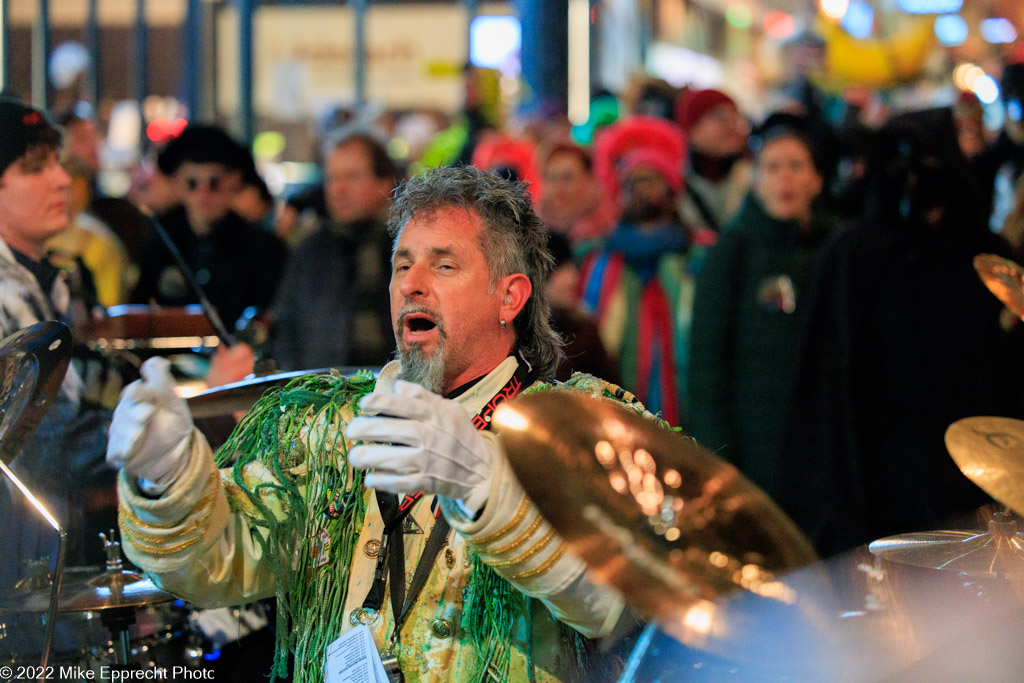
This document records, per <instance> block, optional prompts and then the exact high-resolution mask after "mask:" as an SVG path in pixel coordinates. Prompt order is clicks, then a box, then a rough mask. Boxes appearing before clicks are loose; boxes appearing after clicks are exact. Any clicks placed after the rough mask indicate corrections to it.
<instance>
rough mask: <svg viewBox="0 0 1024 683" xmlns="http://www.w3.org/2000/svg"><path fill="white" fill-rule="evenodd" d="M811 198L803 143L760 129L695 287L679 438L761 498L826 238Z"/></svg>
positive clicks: (772, 488) (784, 130) (771, 477)
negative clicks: (747, 188) (740, 188)
mask: <svg viewBox="0 0 1024 683" xmlns="http://www.w3.org/2000/svg"><path fill="white" fill-rule="evenodd" d="M821 189H822V177H821V173H820V171H819V169H818V168H817V166H816V164H815V161H814V154H813V150H812V148H811V145H810V142H809V141H808V139H807V138H806V137H805V136H804V134H803V133H802V132H801V131H799V130H797V129H796V128H793V127H776V128H771V129H769V130H768V131H767V132H765V133H764V134H763V135H762V136H761V148H760V150H759V153H758V155H757V160H756V165H755V182H754V191H753V192H752V193H751V194H750V195H749V196H748V197H747V199H746V201H745V203H744V204H743V206H742V207H741V209H740V211H739V213H738V214H737V215H736V216H735V218H733V220H732V221H731V222H730V223H729V224H728V225H727V226H726V227H725V229H724V230H723V231H722V235H721V237H720V238H719V241H718V243H717V244H715V245H714V246H713V247H712V248H711V250H710V251H709V252H708V254H707V260H706V261H705V263H704V265H703V268H702V269H701V272H700V275H699V276H698V279H697V291H696V295H695V299H694V306H693V326H692V330H691V336H690V345H691V351H690V353H691V356H690V381H689V387H690V389H689V390H690V400H689V405H690V408H691V414H690V420H689V423H688V424H687V428H688V431H689V432H690V433H691V434H692V435H693V436H694V437H695V438H696V439H697V441H698V442H699V443H700V444H701V445H703V446H705V447H707V448H710V449H711V450H713V451H715V452H717V453H718V454H719V455H721V456H723V457H724V458H726V459H727V460H729V461H731V462H732V463H733V464H735V465H736V466H737V467H738V468H739V469H740V470H741V471H742V472H744V473H745V474H746V475H747V476H748V477H750V478H751V479H752V480H753V481H754V483H756V484H757V485H758V486H760V487H761V488H763V489H764V490H765V491H766V492H767V493H768V494H769V495H771V496H774V495H775V493H776V491H777V484H778V476H779V467H778V450H779V446H780V442H781V439H782V435H783V430H784V428H785V424H786V418H787V416H788V409H789V399H790V393H791V388H792V384H793V378H794V377H795V374H796V367H797V360H798V353H799V352H798V348H799V341H800V337H801V335H802V332H803V328H804V322H805V318H806V314H805V310H804V309H805V305H804V304H805V296H806V293H807V289H808V280H809V273H810V269H811V262H812V260H813V259H814V257H815V255H816V253H817V252H818V249H819V247H820V245H821V244H822V243H823V242H824V240H825V239H826V237H827V236H828V234H829V232H830V229H831V224H830V223H829V222H828V221H827V220H823V218H822V217H821V216H819V215H817V214H816V213H815V212H814V211H812V205H813V204H814V200H815V198H816V197H817V196H818V195H819V194H820V192H821Z"/></svg>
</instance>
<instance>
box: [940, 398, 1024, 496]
mask: <svg viewBox="0 0 1024 683" xmlns="http://www.w3.org/2000/svg"><path fill="white" fill-rule="evenodd" d="M946 448H947V450H949V454H950V455H951V456H953V460H954V461H955V462H956V465H957V467H959V468H960V471H961V472H963V473H964V475H965V476H966V477H967V478H968V479H970V480H971V481H973V482H974V483H975V484H977V485H978V486H980V487H981V489H982V490H983V491H985V493H987V494H988V495H990V496H992V497H993V498H995V499H996V500H998V501H999V502H1000V503H1003V504H1004V505H1008V506H1009V507H1010V508H1011V509H1012V510H1013V511H1014V512H1016V513H1017V514H1018V515H1024V421H1021V420H1014V419H1011V418H1008V417H987V416H979V417H967V418H964V419H962V420H957V421H956V422H954V423H953V424H951V425H950V426H949V428H948V429H947V430H946Z"/></svg>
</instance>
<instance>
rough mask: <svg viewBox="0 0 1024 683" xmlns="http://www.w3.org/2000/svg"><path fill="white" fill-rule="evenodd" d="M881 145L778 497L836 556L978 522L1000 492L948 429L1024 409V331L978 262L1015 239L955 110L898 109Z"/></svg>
mask: <svg viewBox="0 0 1024 683" xmlns="http://www.w3.org/2000/svg"><path fill="white" fill-rule="evenodd" d="M874 148H875V150H876V151H875V154H874V155H873V163H872V166H873V167H874V169H875V176H876V179H877V183H876V185H877V186H876V188H875V191H874V192H873V193H872V196H873V197H874V199H875V201H876V203H877V206H876V207H875V209H874V210H873V211H871V214H870V215H871V220H869V221H867V222H866V223H865V225H863V226H861V227H858V228H855V229H853V230H850V231H848V232H846V233H844V234H843V235H841V236H840V237H838V238H837V239H836V240H835V242H834V243H833V244H831V245H830V246H829V247H828V249H827V250H826V252H825V253H824V254H823V255H822V259H821V269H820V270H821V277H820V279H819V280H818V281H817V283H816V286H815V301H814V303H813V306H812V307H811V311H810V316H809V321H808V326H807V334H806V336H805V351H804V353H803V359H802V362H801V368H800V371H799V373H798V379H797V384H796V388H795V390H794V398H793V411H792V416H791V420H792V421H791V425H790V428H789V434H788V437H787V438H786V440H785V445H784V447H783V452H782V466H783V472H784V477H783V486H782V490H781V492H780V495H779V497H778V499H777V500H778V502H779V503H780V504H781V505H782V506H783V508H784V509H785V510H786V511H787V512H788V513H789V514H790V515H791V516H792V517H793V519H794V521H796V522H797V524H798V525H800V526H801V527H802V528H803V530H804V531H805V532H806V533H807V534H808V535H809V536H810V538H811V540H812V541H813V542H814V543H815V545H816V547H817V549H818V551H819V553H821V554H822V555H828V554H831V553H833V552H837V551H840V550H844V549H847V548H851V547H853V546H856V545H858V544H862V543H866V542H870V541H872V540H876V539H879V538H882V537H884V536H889V535H893V534H899V533H904V532H912V531H928V530H937V529H944V528H950V526H951V522H973V521H974V517H975V515H974V514H973V513H974V511H975V510H976V508H978V506H980V505H982V504H983V503H985V502H986V501H989V500H990V499H989V498H988V497H987V496H986V495H985V494H984V493H983V492H982V491H981V489H979V488H978V487H977V486H975V485H974V484H973V483H971V481H970V480H969V479H967V477H965V476H964V475H963V474H961V472H960V471H959V470H958V469H957V467H956V464H955V463H954V462H953V460H952V458H951V457H950V456H949V454H948V453H947V451H946V447H945V443H944V434H945V431H946V428H947V427H948V425H949V424H951V423H952V422H955V421H956V420H959V419H961V418H965V417H970V416H973V415H997V416H1003V417H1015V418H1020V417H1024V415H1022V411H1024V383H1022V370H1024V338H1022V336H1021V335H1022V333H1024V330H1022V329H1021V325H1020V324H1018V325H1017V329H1015V330H1013V331H1007V330H1006V329H1004V328H1003V327H1001V325H1000V322H999V316H1000V310H1001V309H1002V305H1001V304H1000V303H999V301H998V300H997V299H996V298H995V297H994V296H992V295H991V294H990V293H989V292H988V291H987V290H986V289H985V287H984V285H983V284H982V283H981V280H980V279H979V278H978V275H977V273H975V271H974V268H973V265H972V264H973V260H974V257H975V255H977V254H979V253H995V254H1000V255H1009V248H1008V245H1007V244H1006V243H1005V242H1004V241H1003V240H1002V238H1001V237H999V236H998V235H994V234H992V233H991V232H990V231H989V230H988V229H987V225H986V215H985V211H984V210H983V209H982V205H981V204H980V203H979V202H978V201H977V198H976V196H974V194H973V185H972V183H971V180H972V179H971V178H970V177H969V175H968V173H967V172H966V169H967V168H968V166H967V165H966V163H965V162H964V160H963V158H962V156H961V155H960V151H959V149H958V148H957V147H956V132H955V129H954V128H953V123H952V119H951V117H950V115H949V112H948V110H932V111H927V112H917V113H914V114H911V115H904V116H902V117H898V118H897V119H895V120H894V121H893V122H892V123H890V124H889V126H888V127H887V128H886V129H885V130H883V131H881V132H880V133H879V134H877V135H876V139H875V141H874ZM965 515H966V516H965ZM951 518H957V519H951ZM977 528H979V529H982V528H983V526H980V525H979V526H978V527H977Z"/></svg>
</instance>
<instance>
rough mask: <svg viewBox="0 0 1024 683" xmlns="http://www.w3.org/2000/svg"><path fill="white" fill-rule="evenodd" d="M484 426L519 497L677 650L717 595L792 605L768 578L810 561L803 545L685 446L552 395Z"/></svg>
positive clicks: (570, 397)
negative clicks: (493, 432) (673, 639)
mask: <svg viewBox="0 0 1024 683" xmlns="http://www.w3.org/2000/svg"><path fill="white" fill-rule="evenodd" d="M492 423H493V424H494V425H495V427H496V428H497V431H498V433H499V434H500V438H501V440H502V442H503V444H504V447H505V450H506V452H507V454H508V459H509V462H510V463H511V465H512V469H513V471H514V472H515V474H516V476H517V477H518V478H519V481H520V482H521V483H522V485H523V488H524V489H525V490H526V492H527V494H528V495H529V496H530V498H531V499H532V500H533V501H534V502H535V503H536V504H537V506H538V508H540V511H541V512H542V513H543V515H544V517H545V518H546V519H547V520H548V521H549V522H550V523H551V525H552V526H554V528H555V529H556V530H557V531H558V533H559V534H561V536H562V538H563V539H564V540H565V542H566V543H567V544H568V546H569V549H570V550H571V551H572V552H574V553H575V554H576V555H577V556H579V557H580V558H581V559H582V560H583V561H584V562H585V563H586V564H587V565H588V567H589V568H590V570H591V575H592V576H593V577H594V578H595V580H597V581H600V582H605V583H609V584H611V585H612V586H614V587H615V588H616V589H618V591H619V592H621V593H622V595H623V596H624V598H625V599H626V601H627V602H628V603H629V604H630V605H631V606H632V607H633V608H634V609H636V610H637V611H638V612H639V613H641V614H643V615H644V616H647V617H649V618H652V619H656V620H658V621H659V622H660V624H661V625H662V627H663V628H665V630H666V631H668V632H669V633H672V634H673V635H676V636H677V637H678V638H679V639H680V640H683V641H684V642H687V638H688V637H689V636H690V635H692V633H691V632H692V628H691V627H692V626H693V625H694V624H693V622H694V620H698V621H699V620H701V619H703V618H704V616H703V615H702V614H701V613H700V611H699V609H698V611H697V612H694V611H693V609H692V608H694V607H695V606H700V605H710V601H713V600H715V599H716V598H718V597H720V596H723V595H726V594H729V593H732V592H741V591H743V590H744V589H745V590H746V591H748V592H750V593H751V594H757V595H759V596H762V597H764V598H767V599H769V601H772V600H778V601H780V602H791V601H793V600H795V595H793V594H792V591H791V590H790V589H789V588H788V587H787V586H786V585H785V584H784V583H782V582H781V581H779V580H778V577H779V576H780V575H781V574H782V573H784V572H788V571H790V570H792V569H796V568H798V567H801V566H804V565H806V564H809V563H811V562H813V561H814V560H815V554H814V551H813V549H812V548H811V545H810V543H809V542H808V541H807V539H806V538H805V537H804V536H803V535H802V534H801V533H800V531H799V530H798V529H797V528H796V526H795V525H794V524H793V522H792V521H790V519H789V518H788V517H786V515H785V514H784V513H783V512H782V511H781V510H780V509H779V508H778V507H777V506H776V505H775V503H773V502H772V501H771V500H770V499H769V498H768V497H767V496H766V495H765V494H764V493H763V492H762V491H761V490H760V489H758V488H757V487H755V486H754V485H753V484H751V483H750V482H749V481H748V480H747V479H745V478H744V477H743V476H742V475H741V474H740V473H739V472H738V471H737V470H736V468H735V467H733V466H732V465H729V464H727V463H725V462H723V461H722V460H720V459H719V458H717V457H715V456H714V455H713V454H712V453H710V452H709V451H707V450H705V449H703V448H701V447H699V446H697V445H696V444H695V443H694V442H693V441H692V440H690V439H688V438H685V437H683V436H681V435H680V434H677V433H675V432H672V431H670V430H668V429H663V428H661V427H660V426H658V425H656V424H655V423H653V422H652V421H650V420H647V419H644V418H643V417H641V416H640V415H638V414H636V412H635V411H633V410H631V409H630V408H628V407H626V406H623V405H621V404H619V403H616V402H614V401H610V400H603V399H596V398H590V397H587V396H582V395H579V394H574V393H568V392H560V391H550V392H543V393H536V394H529V395H526V396H521V397H519V398H516V399H515V400H514V401H512V402H511V403H509V404H506V405H505V406H502V407H501V408H500V409H499V410H498V411H497V412H496V413H495V415H494V419H493V421H492ZM697 630H700V629H699V628H698V629H697Z"/></svg>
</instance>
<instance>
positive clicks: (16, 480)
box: [0, 460, 68, 681]
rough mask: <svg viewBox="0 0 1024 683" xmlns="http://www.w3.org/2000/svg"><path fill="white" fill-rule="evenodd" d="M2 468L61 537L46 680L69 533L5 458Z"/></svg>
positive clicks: (48, 630)
mask: <svg viewBox="0 0 1024 683" xmlns="http://www.w3.org/2000/svg"><path fill="white" fill-rule="evenodd" d="M0 470H2V471H3V473H4V476H6V477H7V478H8V479H9V480H10V481H11V483H12V484H14V486H15V487H17V489H18V490H19V491H21V494H22V495H23V496H25V499H26V500H27V501H28V502H29V503H30V504H31V505H32V507H34V508H35V509H36V511H37V512H38V513H39V514H40V515H41V516H42V518H43V519H45V520H46V523H47V524H49V525H50V526H51V527H53V529H54V531H56V532H57V537H58V539H59V540H58V545H57V566H56V568H55V569H54V572H53V583H52V586H51V588H50V605H49V607H48V608H47V610H46V639H45V640H44V641H43V656H42V659H41V661H40V663H39V668H40V670H41V671H40V679H39V680H41V681H42V680H45V679H44V677H45V673H43V672H45V671H46V667H47V664H48V663H49V661H50V650H51V649H52V648H53V629H54V626H55V625H56V621H57V603H58V601H59V597H60V584H61V581H63V579H64V556H65V554H66V553H67V537H68V534H67V532H66V531H65V530H64V527H62V526H61V525H60V522H58V521H57V519H56V518H55V517H54V516H53V515H52V514H50V511H49V510H47V509H46V506H45V505H43V503H42V501H40V500H39V499H38V498H36V497H35V496H34V495H32V492H31V491H29V489H28V487H27V486H25V484H24V483H22V481H21V479H19V478H18V476H17V475H16V474H14V472H12V471H11V469H10V468H9V467H8V466H7V465H6V463H4V461H3V460H0Z"/></svg>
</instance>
